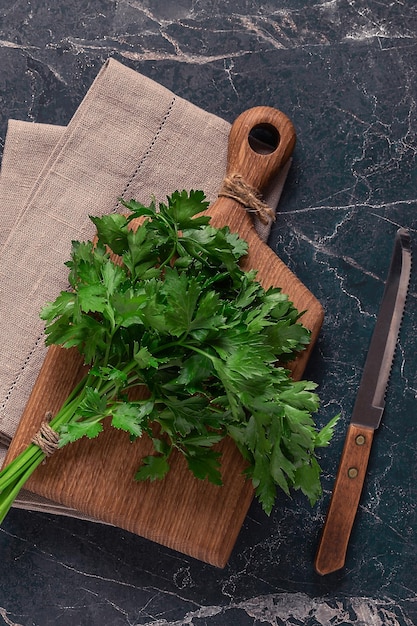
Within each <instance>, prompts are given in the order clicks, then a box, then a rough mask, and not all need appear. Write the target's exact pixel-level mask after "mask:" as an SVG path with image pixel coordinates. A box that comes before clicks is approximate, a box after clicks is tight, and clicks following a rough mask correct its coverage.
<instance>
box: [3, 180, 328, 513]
mask: <svg viewBox="0 0 417 626" xmlns="http://www.w3.org/2000/svg"><path fill="white" fill-rule="evenodd" d="M124 205H125V207H126V208H127V209H128V210H129V213H128V215H127V216H124V215H120V214H111V215H105V216H103V217H92V218H91V219H92V221H93V223H94V224H95V226H96V229H97V233H98V236H97V242H96V243H94V244H93V243H92V242H79V241H75V242H73V244H72V253H71V260H70V261H68V262H67V263H66V265H67V266H68V268H69V284H70V287H71V288H70V289H69V290H68V291H63V292H61V293H60V295H59V296H58V297H57V298H56V300H55V301H54V302H52V303H48V304H47V305H46V306H45V307H44V308H43V310H42V312H41V317H42V319H43V320H45V330H46V344H47V345H52V344H57V345H61V346H63V347H64V348H71V347H74V346H76V347H77V348H78V350H79V351H80V352H81V354H82V355H83V356H84V360H85V363H86V364H88V365H89V369H88V373H87V375H86V376H85V378H84V379H83V380H82V381H81V382H80V383H79V385H78V386H77V387H76V388H75V389H74V390H73V392H72V393H71V394H70V396H69V397H68V399H67V400H66V402H65V403H64V405H63V406H62V408H61V410H60V411H59V412H58V413H57V415H56V416H55V417H54V418H53V419H52V421H51V423H50V426H51V427H52V428H53V429H54V430H56V431H57V432H58V434H59V446H60V447H62V446H64V445H66V444H67V443H70V442H73V441H76V440H77V439H79V438H81V437H83V436H87V437H90V438H92V437H96V436H97V435H98V434H99V433H100V431H101V430H102V428H103V420H104V418H106V417H109V416H110V417H111V424H112V426H113V427H115V428H118V429H123V430H125V431H127V433H129V435H130V438H131V439H135V438H137V437H141V436H142V435H143V434H144V433H145V434H146V435H148V436H149V437H150V438H151V439H152V442H153V446H154V454H152V455H150V456H147V457H146V458H144V459H143V460H142V464H141V466H140V467H139V468H138V471H137V474H136V476H135V478H136V480H154V479H162V478H163V477H164V476H165V475H166V473H167V472H168V471H169V463H170V455H171V453H172V451H173V450H174V449H175V450H177V451H179V452H180V453H181V454H182V455H183V456H184V457H185V459H186V462H187V464H188V467H189V469H190V470H191V472H192V473H193V474H194V475H195V476H196V477H197V478H199V479H205V478H207V479H208V480H209V481H211V482H213V483H215V484H217V485H221V484H222V479H221V472H220V469H221V459H220V453H219V452H218V450H217V449H216V445H215V444H217V443H218V442H219V441H220V440H221V439H223V438H224V437H226V436H229V437H231V438H232V439H233V440H234V442H235V443H236V445H237V447H238V449H239V450H240V452H241V454H242V456H243V457H244V459H245V460H246V462H247V469H246V475H247V477H248V478H249V479H251V480H252V482H253V485H254V488H255V493H256V496H257V497H258V499H259V501H260V502H261V504H262V506H263V508H264V510H265V511H266V513H268V514H269V513H270V512H271V509H272V507H273V503H274V500H275V497H276V489H277V487H280V488H281V489H283V490H284V491H285V493H287V494H289V493H290V489H291V488H294V489H301V490H302V492H303V493H304V494H305V495H306V496H307V497H308V498H309V500H310V502H311V503H312V504H313V503H314V502H315V501H316V500H317V498H318V497H319V495H320V494H321V486H320V467H319V464H318V462H317V459H316V456H315V449H316V448H317V447H320V446H325V445H327V444H328V442H329V440H330V438H331V435H332V431H333V426H334V422H335V420H332V421H331V422H330V423H329V424H328V425H327V426H325V427H324V428H323V429H322V430H320V431H317V429H316V428H315V424H314V421H313V419H312V416H311V415H312V413H314V412H316V411H317V409H318V404H319V400H318V397H317V395H316V393H314V389H315V385H314V383H312V382H309V381H294V380H292V379H291V376H290V372H289V371H288V369H287V368H286V367H285V364H286V363H287V362H288V361H289V360H291V359H293V358H294V356H295V355H296V353H297V352H298V351H300V350H302V349H304V348H305V347H306V345H307V344H308V343H309V340H310V334H309V331H308V330H307V329H306V328H305V327H304V326H303V325H302V324H301V323H300V322H299V318H300V313H299V312H298V311H297V310H296V309H295V308H294V306H293V304H292V303H291V302H290V301H289V299H288V297H287V296H286V295H285V294H283V293H282V291H281V290H280V289H279V288H270V289H267V290H265V289H264V288H263V287H262V286H261V285H260V283H259V282H257V281H256V272H255V271H250V272H244V271H242V269H241V268H240V266H239V260H240V259H241V258H242V256H244V255H245V253H246V251H247V244H246V242H245V241H243V240H242V239H240V238H239V237H238V236H237V235H235V234H232V233H231V232H230V231H229V229H228V228H227V227H224V228H220V229H219V228H214V227H212V226H211V225H210V218H209V217H207V216H203V215H201V214H200V213H201V212H202V211H204V210H205V209H206V208H207V206H208V203H207V202H205V199H204V194H203V192H201V191H191V192H190V193H187V192H185V191H182V192H175V193H174V194H173V195H172V196H171V197H169V198H168V203H167V204H163V203H160V204H159V206H158V208H157V207H156V205H155V202H152V203H151V204H150V206H144V205H142V204H139V203H138V202H136V201H134V200H132V201H130V202H124ZM199 214H200V215H199ZM137 218H141V219H140V220H137ZM133 220H136V221H135V222H133ZM132 222H133V223H132ZM138 222H140V224H139V225H137V223H138ZM138 386H143V387H144V388H146V394H142V395H143V396H144V397H143V398H142V399H139V400H138V399H132V395H131V394H129V390H130V389H132V388H137V387H138ZM44 457H45V455H44V453H43V452H42V450H41V449H40V448H39V447H38V446H36V445H34V444H31V445H30V446H29V447H28V448H27V449H26V450H25V451H24V452H23V453H22V454H21V455H20V456H19V457H17V459H15V460H14V461H13V462H12V463H11V464H10V465H9V466H8V467H6V468H5V469H4V470H3V471H2V472H1V473H0V520H1V519H3V518H4V516H5V515H6V514H7V511H8V510H9V508H10V506H11V504H12V502H13V499H14V498H15V496H16V495H17V493H18V491H19V489H20V488H21V487H22V485H23V484H24V482H25V481H26V479H27V478H28V477H29V476H30V475H31V473H32V472H33V471H34V469H35V468H36V467H37V465H39V463H40V462H42V460H43V459H44Z"/></svg>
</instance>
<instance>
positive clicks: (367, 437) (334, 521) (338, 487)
mask: <svg viewBox="0 0 417 626" xmlns="http://www.w3.org/2000/svg"><path fill="white" fill-rule="evenodd" d="M410 272H411V247H410V235H409V233H408V231H407V230H405V229H404V228H400V229H399V230H398V231H397V233H396V237H395V242H394V250H393V253H392V259H391V265H390V269H389V272H388V277H387V281H386V284H385V290H384V295H383V297H382V302H381V306H380V309H379V313H378V318H377V321H376V325H375V329H374V332H373V335H372V339H371V343H370V346H369V351H368V355H367V358H366V362H365V366H364V370H363V374H362V379H361V382H360V386H359V390H358V394H357V397H356V401H355V405H354V408H353V413H352V418H351V421H350V425H349V428H348V432H347V435H346V439H345V444H344V448H343V452H342V456H341V460H340V465H339V469H338V472H337V476H336V481H335V484H334V488H333V494H332V497H331V500H330V505H329V510H328V512H327V516H326V520H325V523H324V526H323V531H322V535H321V538H320V542H319V547H318V550H317V554H316V558H315V569H316V571H317V572H318V573H319V574H321V575H324V574H329V573H331V572H334V571H336V570H338V569H340V568H341V567H343V565H344V563H345V557H346V550H347V547H348V543H349V537H350V534H351V530H352V526H353V523H354V520H355V516H356V511H357V508H358V504H359V500H360V496H361V492H362V488H363V484H364V480H365V474H366V468H367V465H368V460H369V455H370V452H371V446H372V440H373V435H374V431H375V430H376V429H377V428H378V427H379V425H380V422H381V418H382V414H383V411H384V405H385V392H386V388H387V385H388V379H389V375H390V371H391V366H392V362H393V358H394V352H395V347H396V343H397V339H398V333H399V330H400V325H401V319H402V315H403V311H404V305H405V299H406V295H407V290H408V283H409V278H410Z"/></svg>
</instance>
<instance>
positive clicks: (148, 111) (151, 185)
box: [0, 59, 288, 515]
mask: <svg viewBox="0 0 417 626" xmlns="http://www.w3.org/2000/svg"><path fill="white" fill-rule="evenodd" d="M229 129H230V126H229V124H228V123H227V122H225V121H224V120H222V119H220V118H218V117H216V116H214V115H212V114H209V113H207V112H205V111H203V110H201V109H200V108H198V107H196V106H194V105H192V104H191V103H189V102H187V101H186V100H184V99H182V98H180V97H178V96H176V95H175V94H173V93H172V92H171V91H169V90H167V89H165V88H164V87H162V86H161V85H159V84H157V83H155V82H154V81H152V80H150V79H148V78H146V77H144V76H142V75H140V74H138V73H137V72H135V71H133V70H131V69H129V68H127V67H125V66H123V65H121V64H120V63H118V62H117V61H115V60H113V59H110V60H109V61H107V62H106V63H105V65H104V66H103V68H102V69H101V71H100V72H99V74H98V76H97V78H96V79H95V81H94V82H93V84H92V86H91V87H90V89H89V91H88V93H87V94H86V96H85V98H84V100H83V101H82V103H81V104H80V106H79V108H78V110H77V112H76V113H75V115H74V117H73V118H72V120H71V121H70V123H69V125H68V126H67V127H65V128H63V127H54V126H50V125H40V124H34V123H29V122H17V121H13V120H10V121H9V126H8V132H7V137H6V144H5V150H4V156H3V161H2V167H1V175H0V213H1V228H0V289H1V293H2V297H1V299H0V315H1V319H2V325H1V327H0V440H1V439H2V440H3V442H4V443H7V441H8V440H9V439H10V438H11V437H12V436H13V434H14V432H15V430H16V427H17V425H18V423H19V419H20V415H21V414H22V411H23V409H24V406H25V404H26V402H27V399H28V397H29V394H30V391H31V389H32V387H33V385H34V383H35V381H36V377H37V375H38V372H39V369H40V367H41V364H42V362H43V359H44V356H45V348H44V345H43V344H44V336H43V324H42V322H41V320H40V319H39V310H40V308H41V307H42V305H43V304H44V303H45V302H46V301H47V300H51V299H53V298H54V297H55V296H56V295H57V294H58V293H59V291H60V290H61V289H66V288H67V281H66V276H67V269H66V268H65V266H64V261H65V260H66V259H67V258H68V256H69V252H70V245H71V240H72V239H87V238H89V237H91V236H92V235H93V230H92V226H91V223H90V220H89V219H88V215H90V214H93V215H99V214H102V213H109V212H112V211H117V210H119V208H120V206H119V204H118V201H117V198H118V197H120V196H122V197H124V198H126V199H130V198H132V197H133V198H136V199H137V200H139V201H142V202H149V200H150V196H151V195H154V196H155V197H156V198H157V200H164V199H165V197H166V196H167V195H168V194H170V193H172V191H174V190H175V189H192V188H194V189H203V190H204V191H205V193H206V195H207V198H208V199H209V200H210V201H214V200H215V198H216V196H217V191H218V189H219V187H220V183H221V180H222V178H223V175H224V173H225V165H226V150H227V138H228V133H229ZM287 169H288V168H286V169H285V171H283V172H282V174H281V176H280V177H279V179H277V180H276V181H275V184H274V186H273V188H271V190H270V193H269V195H268V198H267V200H268V202H269V204H270V206H272V207H274V208H275V207H276V205H277V203H278V200H279V196H280V194H281V190H282V186H283V183H284V181H285V177H286V174H287ZM259 226H260V225H259V223H258V224H257V227H258V228H259ZM269 230H270V225H268V226H267V227H266V228H264V229H263V230H261V229H260V230H259V234H260V236H261V237H262V238H263V239H264V240H265V239H266V238H267V236H268V234H269ZM2 455H3V457H4V447H3V448H2V449H1V448H0V466H1V463H2ZM20 504H21V505H23V506H26V505H27V507H28V508H40V509H41V510H51V511H53V512H65V513H66V514H75V515H77V512H74V511H71V510H68V509H65V507H61V506H60V505H55V509H54V504H53V503H49V502H48V501H44V500H42V501H41V500H40V499H38V498H37V497H35V496H29V495H28V494H24V495H23V497H21V498H20ZM58 509H59V510H58ZM61 509H62V510H61Z"/></svg>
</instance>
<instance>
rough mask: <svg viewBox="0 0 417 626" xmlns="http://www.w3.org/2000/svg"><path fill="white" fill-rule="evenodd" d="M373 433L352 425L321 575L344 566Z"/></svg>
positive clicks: (321, 552) (318, 563)
mask: <svg viewBox="0 0 417 626" xmlns="http://www.w3.org/2000/svg"><path fill="white" fill-rule="evenodd" d="M373 436H374V431H373V430H372V429H371V428H365V427H363V426H355V425H354V424H351V425H350V426H349V428H348V432H347V435H346V439H345V444H344V447H343V452H342V456H341V459H340V464H339V469H338V472H337V476H336V481H335V485H334V488H333V493H332V497H331V500H330V505H329V510H328V512H327V516H326V520H325V523H324V526H323V531H322V535H321V538H320V542H319V546H318V549H317V554H316V558H315V564H314V565H315V569H316V571H317V572H318V573H319V574H321V575H322V576H323V575H325V574H330V573H332V572H335V571H337V570H339V569H340V568H342V567H343V565H344V564H345V559H346V551H347V547H348V543H349V538H350V534H351V532H352V528H353V523H354V521H355V517H356V512H357V509H358V505H359V500H360V497H361V493H362V489H363V484H364V480H365V476H366V468H367V467H368V460H369V455H370V453H371V447H372V440H373Z"/></svg>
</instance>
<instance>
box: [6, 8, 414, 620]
mask: <svg viewBox="0 0 417 626" xmlns="http://www.w3.org/2000/svg"><path fill="white" fill-rule="evenodd" d="M416 41H417V9H416V6H415V4H414V2H412V1H411V0H404V1H403V2H400V1H395V2H388V1H383V0H382V1H381V0H380V1H377V0H368V1H365V0H328V1H321V0H317V1H315V2H309V1H308V0H270V1H269V2H268V1H263V2H262V1H259V2H255V1H250V0H233V1H228V0H224V1H223V2H220V1H217V0H216V1H215V0H213V1H209V0H177V1H175V2H172V1H171V0H155V1H152V0H119V1H112V0H90V1H81V0H67V1H66V2H58V1H57V0H55V1H52V0H49V1H46V0H32V1H31V2H29V1H27V0H16V1H14V2H10V1H9V0H0V104H1V106H0V142H1V144H0V147H1V146H2V145H3V142H4V138H5V134H6V126H7V120H8V119H9V118H15V119H22V120H33V121H36V122H47V123H52V124H66V123H67V122H68V121H69V119H70V118H71V116H72V115H73V113H74V112H75V110H76V108H77V106H78V104H79V103H80V101H81V99H82V98H83V96H84V94H85V93H86V91H87V89H88V88H89V86H90V84H91V82H92V80H93V79H94V77H95V76H96V74H97V72H98V70H99V68H100V67H101V66H102V64H103V63H104V61H105V60H106V58H108V57H109V56H113V57H115V58H116V59H118V60H120V61H121V62H123V63H125V64H127V65H129V66H131V67H133V68H134V69H136V70H138V71H140V72H141V73H143V74H145V75H147V76H149V77H151V78H153V79H154V80H156V81H158V82H160V83H162V84H163V85H165V86H166V87H168V88H170V89H172V90H173V91H174V92H176V93H177V94H178V95H180V96H183V97H185V98H187V99H189V100H190V101H192V102H194V103H195V104H197V105H199V106H201V107H203V108H205V109H207V110H209V111H211V112H213V113H215V114H217V115H219V116H222V117H224V118H225V119H227V120H228V121H230V122H231V121H233V119H234V118H235V117H236V116H237V115H238V114H239V113H240V112H241V111H243V110H244V109H246V108H248V107H251V106H254V105H258V104H265V105H272V106H275V107H277V108H279V109H281V110H283V111H284V112H285V113H287V114H288V115H289V116H290V118H291V119H292V120H293V122H294V124H295V127H296V130H297V135H298V141H297V146H296V150H295V153H294V161H293V166H292V169H291V172H290V175H289V178H288V181H287V185H286V188H285V191H284V194H283V197H282V201H281V203H280V211H281V212H280V215H279V219H278V220H277V222H276V224H275V225H274V228H273V232H272V234H271V238H270V245H271V247H272V248H273V249H274V250H276V252H277V254H278V255H279V256H280V257H281V258H282V259H283V260H284V261H285V262H286V263H288V265H289V266H290V268H291V269H292V270H293V271H294V272H295V273H296V274H297V275H298V276H299V277H300V279H301V280H302V281H303V282H304V283H305V284H306V285H307V286H308V287H309V288H310V289H311V291H313V292H314V293H315V294H316V296H317V297H318V298H319V299H320V300H321V302H322V303H323V305H324V307H325V310H326V319H325V323H324V326H323V330H322V333H321V337H320V340H319V342H318V345H317V347H316V349H315V351H314V354H313V357H312V359H311V362H310V364H309V367H308V370H307V373H306V375H307V376H308V377H309V378H311V379H313V380H315V381H316V382H317V383H318V384H319V393H320V396H321V398H322V410H321V412H320V415H319V417H318V419H319V421H320V423H324V422H325V421H326V420H327V419H328V418H330V417H331V416H333V415H334V414H335V413H336V412H341V415H342V418H341V421H340V423H339V425H338V428H337V433H336V436H335V438H334V441H333V443H332V445H331V447H330V448H329V449H328V450H326V451H325V452H323V454H322V466H323V486H324V490H325V494H324V497H323V499H322V501H321V502H320V503H319V504H318V505H317V506H316V507H315V508H313V509H311V508H310V507H309V505H308V503H307V502H306V501H305V500H304V499H303V498H301V497H300V496H298V495H296V496H295V497H294V498H293V499H292V500H289V499H288V498H286V497H284V496H283V497H282V499H280V501H279V502H278V504H277V506H276V508H275V510H274V512H273V514H272V515H271V517H270V518H269V519H268V518H266V517H265V515H264V514H263V513H262V511H261V510H260V507H259V506H258V505H257V504H254V505H253V506H252V508H251V509H250V512H249V515H248V517H247V519H246V521H245V523H244V526H243V529H242V532H241V534H240V536H239V539H238V542H237V545H236V547H235V550H234V552H233V555H232V558H231V559H230V562H229V564H228V566H227V567H226V568H225V569H224V570H217V569H214V568H212V567H210V566H208V565H204V564H202V563H200V562H198V561H195V560H193V559H190V558H187V557H185V556H183V555H181V554H178V553H175V552H172V551H170V550H168V549H165V548H163V547H160V546H158V545H155V544H152V543H150V542H148V541H145V540H143V539H141V538H139V537H136V536H133V535H130V534H129V533H126V532H122V531H120V530H118V529H115V528H111V527H107V526H102V525H95V524H91V523H87V522H83V521H79V520H74V519H66V518H62V517H54V516H49V515H44V514H41V513H29V512H25V511H20V510H14V511H12V512H11V514H10V515H9V517H8V518H7V519H6V521H5V522H4V524H3V526H2V528H1V529H0V563H1V566H0V623H1V624H3V623H4V624H8V625H20V626H23V625H24V626H29V625H30V626H32V625H36V626H47V625H55V624H60V625H62V626H73V625H74V626H84V625H85V626H93V625H96V624H97V625H103V626H104V625H107V624H108V625H110V626H119V625H120V626H131V625H145V624H146V625H153V626H173V625H175V626H182V625H183V624H184V625H186V624H187V625H190V624H191V625H194V626H206V625H207V626H223V625H226V626H228V625H232V626H234V625H236V626H249V625H261V624H270V625H271V626H272V625H273V626H276V625H281V624H290V625H293V624H294V625H295V624H302V625H305V626H313V625H314V626H315V625H320V626H321V625H329V626H333V625H341V624H357V625H360V626H369V625H370V626H380V625H381V626H382V625H385V624H389V625H390V626H409V625H412V624H417V595H416V592H417V565H416V556H417V555H416V539H417V515H416V496H417V486H416V481H417V462H416V458H417V453H416V444H417V403H416V389H417V378H416V362H417V358H416V353H417V337H416V328H417V317H416V312H415V304H416V278H415V274H413V276H412V280H411V289H410V295H409V298H408V302H407V309H406V314H405V317H404V321H403V326H402V329H401V336H400V341H399V347H398V350H397V353H396V358H395V362H394V366H393V371H392V376H391V384H390V387H389V391H388V394H387V398H386V401H387V404H386V410H385V415H384V419H383V424H382V427H381V428H380V430H379V431H378V433H377V435H376V436H375V440H374V446H373V449H372V456H371V460H370V467H369V473H368V477H367V481H366V485H365V490H364V493H363V497H362V500H361V504H360V509H359V512H358V516H357V520H356V525H355V528H354V531H353V534H352V538H351V543H350V547H349V553H348V557H347V563H346V567H345V568H344V569H343V570H341V571H340V572H338V573H336V574H333V575H331V576H328V577H324V578H322V577H320V576H318V575H316V574H315V573H314V570H313V558H314V553H315V549H316V546H317V539H318V535H319V532H320V528H321V525H322V523H323V519H324V514H325V512H326V509H327V505H328V502H329V498H330V493H331V489H332V485H333V481H334V476H335V472H336V469H337V464H338V459H339V457H340V453H341V449H342V445H343V440H344V435H345V432H346V427H347V424H348V421H349V415H350V412H351V409H352V405H353V402H354V398H355V392H356V389H357V386H358V383H359V380H360V376H361V370H362V367H363V363H364V359H365V355H366V350H367V347H368V343H369V340H370V336H371V333H372V330H373V327H374V323H375V318H376V313H377V311H378V306H379V301H380V298H381V296H382V292H383V288H384V280H385V277H386V273H387V269H388V265H389V259H390V255H391V247H392V243H393V239H394V234H395V232H396V230H397V228H398V227H399V226H404V227H407V228H409V229H410V232H411V236H412V238H413V239H414V237H415V234H416V225H417V217H416V210H417V199H416V198H417V195H416V186H417V185H416V183H417V173H416V150H417V141H416V128H417V123H416V106H417V101H416V95H417V94H416V71H417V63H416Z"/></svg>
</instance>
